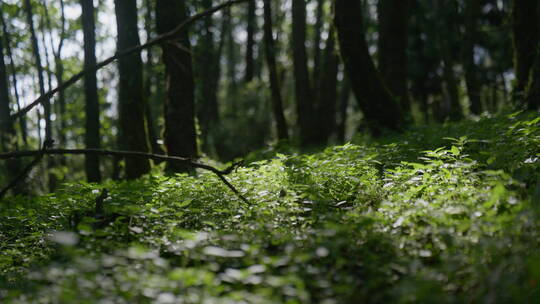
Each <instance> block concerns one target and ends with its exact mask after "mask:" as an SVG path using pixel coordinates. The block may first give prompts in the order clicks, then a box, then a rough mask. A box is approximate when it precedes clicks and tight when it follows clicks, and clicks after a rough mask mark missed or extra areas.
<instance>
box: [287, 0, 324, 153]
mask: <svg viewBox="0 0 540 304" xmlns="http://www.w3.org/2000/svg"><path fill="white" fill-rule="evenodd" d="M292 45H293V66H294V84H295V90H294V92H295V98H296V114H297V116H298V127H299V129H300V146H301V147H309V146H315V145H317V143H318V142H319V138H318V135H319V134H317V132H316V128H315V124H314V120H315V106H314V103H313V92H312V89H311V83H310V79H309V72H308V68H307V54H306V1H304V0H292Z"/></svg>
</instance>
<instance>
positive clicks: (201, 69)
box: [195, 0, 225, 153]
mask: <svg viewBox="0 0 540 304" xmlns="http://www.w3.org/2000/svg"><path fill="white" fill-rule="evenodd" d="M211 7H212V0H203V1H202V8H203V9H204V10H207V9H210V8H211ZM203 22H204V31H203V33H202V36H201V38H200V40H199V42H198V45H197V51H196V53H195V59H196V63H197V64H196V68H197V69H196V71H197V73H198V79H199V80H200V83H199V85H198V86H197V91H198V94H197V96H198V100H197V118H198V121H199V126H200V129H201V139H202V144H203V148H204V150H205V151H206V152H212V153H214V152H215V139H214V136H213V134H214V131H215V127H216V126H217V125H218V124H219V113H218V101H217V90H218V88H217V86H218V80H219V74H220V62H219V61H220V60H219V59H220V57H219V56H220V55H221V54H218V52H220V46H222V45H223V44H222V42H223V37H222V39H221V41H220V46H217V45H216V44H215V42H214V23H213V20H212V18H210V17H207V18H205V19H204V21H203ZM223 22H225V21H223ZM222 34H223V33H222Z"/></svg>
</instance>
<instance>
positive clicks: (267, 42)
mask: <svg viewBox="0 0 540 304" xmlns="http://www.w3.org/2000/svg"><path fill="white" fill-rule="evenodd" d="M272 27H273V25H272V4H271V0H264V48H265V57H266V64H267V66H268V74H269V78H270V91H271V95H272V112H273V113H274V119H275V120H276V128H277V136H278V139H288V138H289V135H288V129H287V120H286V119H285V115H284V114H283V99H282V96H281V87H280V84H279V77H278V72H277V64H276V54H275V52H276V43H275V40H274V34H273V29H272Z"/></svg>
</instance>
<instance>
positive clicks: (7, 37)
mask: <svg viewBox="0 0 540 304" xmlns="http://www.w3.org/2000/svg"><path fill="white" fill-rule="evenodd" d="M0 19H1V20H0V21H1V22H2V34H3V37H2V39H3V41H2V42H4V43H5V48H6V52H7V56H8V58H9V66H10V70H11V81H12V84H13V92H14V94H15V104H16V105H17V111H20V110H21V102H20V97H19V88H18V85H17V73H16V72H17V69H16V68H15V61H14V60H13V53H12V52H11V46H10V44H9V42H10V41H11V39H10V35H9V31H8V30H7V25H6V22H5V20H4V14H3V13H2V11H0ZM6 74H7V71H6ZM19 127H20V129H21V130H20V131H21V137H22V140H23V144H24V146H25V147H27V146H28V136H27V134H28V132H27V128H26V116H21V117H20V118H19Z"/></svg>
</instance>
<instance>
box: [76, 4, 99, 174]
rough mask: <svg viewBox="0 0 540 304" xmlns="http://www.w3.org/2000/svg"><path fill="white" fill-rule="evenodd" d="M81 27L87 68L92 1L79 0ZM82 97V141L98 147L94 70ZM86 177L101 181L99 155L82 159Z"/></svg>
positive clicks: (91, 53)
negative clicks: (83, 100) (83, 123)
mask: <svg viewBox="0 0 540 304" xmlns="http://www.w3.org/2000/svg"><path fill="white" fill-rule="evenodd" d="M81 7H82V15H81V18H82V28H83V34H84V67H85V69H88V68H90V67H92V66H94V65H96V34H95V29H96V25H95V21H94V1H93V0H81ZM84 99H85V128H84V130H85V134H84V143H85V145H86V148H89V149H99V148H100V146H101V142H100V135H99V133H100V132H99V130H100V122H99V97H98V90H97V77H96V72H95V71H93V72H88V73H86V75H84ZM84 168H85V172H86V178H87V180H88V181H89V182H99V181H101V171H100V170H99V157H98V156H97V155H86V156H85V161H84Z"/></svg>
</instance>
